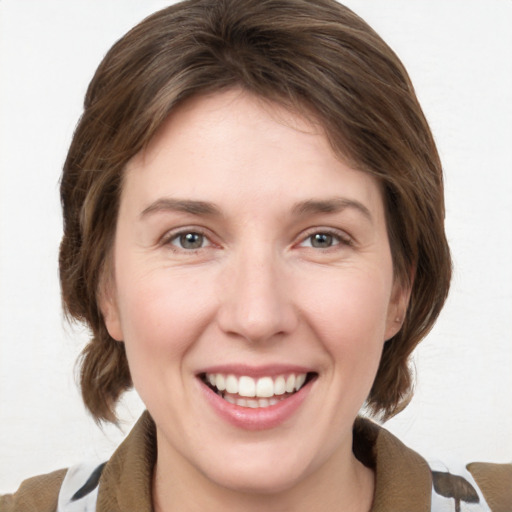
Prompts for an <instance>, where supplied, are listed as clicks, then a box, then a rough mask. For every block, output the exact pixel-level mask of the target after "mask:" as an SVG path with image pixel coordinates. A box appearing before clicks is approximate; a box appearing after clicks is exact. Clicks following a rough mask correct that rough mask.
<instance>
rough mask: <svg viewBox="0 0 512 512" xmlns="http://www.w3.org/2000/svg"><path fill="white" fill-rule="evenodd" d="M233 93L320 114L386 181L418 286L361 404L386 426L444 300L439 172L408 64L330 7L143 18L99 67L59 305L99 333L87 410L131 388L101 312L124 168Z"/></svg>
mask: <svg viewBox="0 0 512 512" xmlns="http://www.w3.org/2000/svg"><path fill="white" fill-rule="evenodd" d="M234 86H238V87H242V88H244V89H245V90H247V91H249V92H252V93H254V94H256V95H259V96H261V97H264V98H266V99H269V100H271V101H277V102H279V103H281V104H283V105H285V106H286V107H288V108H290V109H294V110H296V111H299V112H303V113H305V112H308V113H310V114H313V115H314V116H315V117H316V118H317V119H318V120H319V121H320V123H321V124H322V125H323V127H324V128H325V130H326V133H327V135H328V137H329V140H330V142H331V144H332V147H333V148H334V150H335V151H336V152H337V153H338V154H340V155H343V157H344V158H346V159H348V160H349V161H350V162H351V163H352V164H353V165H354V166H356V167H357V168H358V169H360V170H362V171H365V172H369V173H371V174H372V175H374V176H376V177H377V178H378V180H379V181H380V183H381V185H382V189H383V194H384V201H385V206H386V215H387V225H388V232H389V239H390V245H391V251H392V255H393V262H394V269H395V275H396V277H397V278H398V279H400V280H401V282H402V283H403V285H404V286H411V287H412V288H411V298H410V303H409V307H408V310H407V314H406V317H405V320H404V323H403V326H402V328H401V330H400V332H399V333H398V334H397V335H395V336H394V337H393V338H392V339H391V340H389V341H388V342H386V344H385V346H384V351H383V354H382V360H381V362H380V367H379V370H378V373H377V376H376V379H375V382H374V384H373V387H372V390H371V392H370V395H369V397H368V400H367V403H368V406H369V407H370V409H371V410H372V411H373V412H374V413H376V414H377V413H380V414H382V415H383V416H384V417H389V416H392V415H393V414H395V413H396V412H397V411H399V410H400V409H401V408H403V407H404V406H405V405H406V404H407V402H408V399H409V397H410V394H411V374H410V369H409V365H408V359H409V356H410V354H411V352H412V350H413V349H414V347H415V346H416V345H417V343H418V342H419V341H420V340H421V339H422V338H423V337H424V336H425V335H426V333H427V332H428V331H429V330H430V329H431V327H432V325H433V323H434V321H435V320H436V318H437V316H438V314H439V312H440V310H441V308H442V305H443V303H444V301H445V299H446V296H447V293H448V288H449V282H450V275H451V261H450V254H449V249H448V245H447V242H446V238H445V233H444V200H443V183H442V169H441V164H440V161H439V157H438V153H437V150H436V147H435V144H434V141H433V138H432V135H431V132H430V129H429V127H428V124H427V122H426V120H425V118H424V115H423V113H422V110H421V108H420V105H419V103H418V101H417V99H416V96H415V93H414V90H413V87H412V84H411V82H410V80H409V78H408V75H407V73H406V71H405V69H404V67H403V66H402V64H401V62H400V61H399V59H398V58H397V56H396V55H395V54H394V52H393V51H392V50H391V49H390V48H389V47H388V46H387V45H386V43H384V41H383V40H382V39H381V38H380V37H379V36H378V35H377V34H376V33H375V32H374V31H373V30H372V29H371V28H370V27H369V26H368V25H367V24H366V23H365V22H364V21H363V20H361V19H360V18H359V17H358V16H357V15H355V14H354V13H353V12H352V11H350V10H349V9H347V8H346V7H344V6H342V5H340V4H339V3H337V2H336V1H334V0H243V1H241V0H188V1H185V2H182V3H179V4H175V5H172V6H170V7H168V8H166V9H164V10H162V11H159V12H157V13H155V14H153V15H152V16H150V17H148V18H147V19H145V20H144V21H143V22H141V23H140V24H139V25H137V26H136V27H135V28H133V29H132V30H131V31H130V32H128V33H127V34H126V35H125V36H124V37H123V38H122V39H120V40H119V41H118V42H117V43H116V44H115V45H114V46H113V47H112V48H111V50H110V51H109V52H108V53H107V55H106V56H105V58H104V59H103V61H102V62H101V64H100V66H99V67H98V69H97V71H96V74H95V75H94V78H93V80H92V81H91V83H90V85H89V88H88V90H87V94H86V97H85V104H84V112H83V115H82V117H81V119H80V122H79V124H78V126H77V128H76V131H75V134H74V137H73V141H72V144H71V147H70V149H69V153H68V156H67V159H66V162H65V165H64V170H63V175H62V182H61V199H62V207H63V212H64V236H63V239H62V244H61V249H60V278H61V285H62V296H63V303H64V307H65V310H66V312H67V313H68V315H70V316H71V317H73V318H75V319H77V320H80V321H83V322H85V323H86V324H87V325H88V326H89V327H90V329H91V332H92V337H91V340H90V342H89V344H88V345H87V346H86V348H85V349H84V352H83V354H82V360H81V386H82V395H83V399H84V402H85V404H86V406H87V407H88V409H89V410H90V411H91V413H92V414H93V416H94V417H95V418H96V419H97V420H105V419H106V420H110V421H114V420H115V404H116V401H117V399H118V398H119V396H120V394H121V393H122V392H124V391H125V390H126V389H127V388H129V387H130V386H131V378H130V372H129V368H128V363H127V359H126V355H125V351H124V345H123V343H119V342H116V341H115V340H113V339H112V338H111V337H110V336H109V334H108V332H107V330H106V327H105V324H104V321H103V318H102V314H101V312H100V309H99V306H98V294H99V292H100V291H101V290H100V288H101V285H102V281H103V279H102V275H104V274H105V273H108V270H105V266H106V265H107V262H108V257H109V254H110V249H111V245H112V242H113V238H114V235H115V226H116V220H117V212H118V207H119V197H120V190H121V186H122V179H123V169H124V167H125V165H126V163H127V162H128V160H129V159H130V158H132V157H133V156H134V155H135V154H136V153H138V152H139V151H140V150H141V149H142V148H144V147H145V145H147V143H148V142H149V140H150V139H151V138H152V136H153V135H154V134H155V131H156V130H157V129H158V127H159V126H160V125H161V124H162V122H163V121H164V120H165V119H166V118H167V116H168V115H169V113H170V112H171V111H172V110H173V108H174V107H175V106H176V105H177V104H179V103H180V102H182V101H184V100H185V99H187V98H190V97H191V96H194V95H197V94H204V93H211V92H215V91H219V90H221V89H225V88H229V87H234ZM413 276H414V279H412V277H413Z"/></svg>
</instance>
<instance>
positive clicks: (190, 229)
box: [158, 226, 217, 252]
mask: <svg viewBox="0 0 512 512" xmlns="http://www.w3.org/2000/svg"><path fill="white" fill-rule="evenodd" d="M188 233H197V234H198V235H201V236H204V237H205V239H206V240H207V241H208V244H207V245H205V246H203V247H199V248H197V249H183V248H181V247H178V246H177V245H174V244H173V243H172V242H173V241H174V240H176V239H177V238H178V237H180V236H181V235H186V234H188ZM212 238H213V236H212V234H211V232H210V231H209V230H207V229H205V228H201V227H199V226H180V227H178V228H173V229H170V230H168V231H166V232H165V233H164V234H163V235H162V236H161V237H160V239H159V240H158V245H160V246H172V248H173V250H175V251H183V252H194V251H199V250H201V249H205V248H206V247H211V246H215V245H217V244H215V242H214V241H213V240H212Z"/></svg>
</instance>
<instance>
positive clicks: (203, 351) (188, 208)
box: [102, 90, 404, 492]
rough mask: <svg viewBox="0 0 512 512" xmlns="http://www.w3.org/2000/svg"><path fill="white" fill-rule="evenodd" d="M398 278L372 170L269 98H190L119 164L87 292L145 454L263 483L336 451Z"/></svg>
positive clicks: (364, 385) (222, 481) (389, 314)
mask: <svg viewBox="0 0 512 512" xmlns="http://www.w3.org/2000/svg"><path fill="white" fill-rule="evenodd" d="M403 295H404V294H403V293H402V292H401V290H400V289H399V287H398V286H397V285H396V284H395V281H394V278H393V268H392V259H391V253H390V248H389V243H388V238H387V233H386V224H385V214H384V207H383V200H382V197H381V192H380V189H379V185H378V183H377V182H376V181H375V180H374V178H372V177H371V176H370V175H368V174H366V173H363V172H360V171H356V170H353V169H351V168H350V167H349V166H347V165H346V164H345V163H343V161H341V160H340V159H339V158H337V157H336V156H335V154H334V153H333V151H332V149H331V148H330V146H329V143H328V141H327V139H326V137H325V136H324V134H323V132H322V129H321V128H320V127H319V126H314V125H312V124H311V123H310V122H307V121H306V120H305V119H303V118H302V117H300V116H298V115H295V114H293V113H290V112H288V111H287V110H285V109H283V108H282V107H280V106H278V105H276V104H269V103H266V102H264V101H263V100H261V99H258V98H256V97H254V96H251V95H249V94H248V93H244V92H242V91H239V90H232V91H228V92H222V93H217V94H215V95H212V96H205V97H197V98H194V99H193V100H189V101H188V102H187V103H185V104H184V105H182V106H181V107H180V108H179V109H177V110H175V111H174V112H173V114H172V115H171V116H170V118H169V119H168V120H167V122H166V124H165V125H164V126H163V127H162V128H161V130H160V131H159V133H158V134H157V135H156V136H155V138H154V140H153V141H152V143H151V144H150V145H149V147H148V148H147V149H146V150H145V151H143V152H141V153H139V154H138V155H136V156H135V157H134V158H133V159H132V161H131V162H130V163H129V165H128V167H127V169H126V174H125V180H124V185H123V192H122V196H121V204H120V211H119V218H118V224H117V232H116V237H115V243H114V279H113V284H112V289H111V290H110V292H109V293H107V298H106V299H105V301H104V303H103V305H102V309H103V313H104V316H105V319H106V323H107V327H108V329H109V332H110V334H111V335H112V336H113V337H114V338H115V339H117V340H122V341H123V342H124V343H125V345H126V352H127V357H128V362H129V366H130V371H131V375H132V378H133V382H134V385H135V388H136V389H137V391H138V393H139V394H140V396H141V397H142V399H143V401H144V402H145V404H146V406H147V408H148V410H149V412H150V413H151V415H152V417H153V418H154V420H155V422H156V425H157V437H158V457H159V460H158V465H159V467H166V465H167V466H168V467H169V468H170V467H173V468H180V469H181V470H182V471H183V472H182V474H187V475H195V476H196V477H197V479H198V480H199V479H202V480H203V481H205V482H208V485H217V486H220V487H221V488H225V489H235V490H236V489H238V490H244V491H249V490H253V491H260V492H270V491H272V492H273V491H279V490H285V489H289V488H292V487H293V486H296V485H298V484H300V483H301V482H304V481H307V479H311V478H314V477H315V476H317V475H319V474H321V473H322V472H324V473H325V474H328V473H329V472H331V473H332V471H331V470H332V468H333V467H334V465H339V464H348V463H349V462H350V461H351V460H352V459H353V455H352V452H351V442H352V424H353V421H354V419H355V417H356V415H357V413H358V411H359V409H360V407H361V405H362V404H363V402H364V400H365V398H366V396H367V394H368V392H369V390H370V388H371V385H372V382H373V380H374V377H375V374H376V371H377V368H378V364H379V359H380V354H381V351H382V348H383V343H384V341H385V340H387V339H389V338H390V337H392V336H393V335H394V334H395V333H396V331H397V329H398V327H397V324H396V321H395V319H396V317H397V316H400V314H401V312H402V311H403V303H404V298H403Z"/></svg>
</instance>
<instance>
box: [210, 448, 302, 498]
mask: <svg viewBox="0 0 512 512" xmlns="http://www.w3.org/2000/svg"><path fill="white" fill-rule="evenodd" d="M250 451H253V452H254V453H253V454H252V456H251V455H250V454H248V453H247V451H246V450H243V449H240V450H238V449H234V451H233V452H232V454H227V455H226V454H225V455H224V456H222V455H221V456H220V457H219V458H220V460H222V463H221V465H220V467H219V465H218V463H217V462H215V463H212V464H208V467H207V469H206V471H204V474H205V476H206V477H207V478H208V479H209V480H210V481H212V482H213V483H215V484H217V485H219V486H221V487H223V488H226V489H230V490H232V491H235V492H242V493H245V494H261V495H264V494H268V495H271V494H277V493H282V492H286V491H288V490H290V489H292V488H293V487H295V486H296V485H297V484H298V483H299V482H300V481H301V480H303V479H304V478H306V477H307V475H308V474H309V473H310V472H311V466H312V461H310V460H306V459H308V457H307V456H306V455H307V453H304V451H302V449H297V447H296V449H294V450H293V451H291V450H288V449H287V450H286V452H287V453H285V454H283V453H282V451H280V450H278V449H270V448H267V449H265V448H262V447H259V446H255V447H254V450H250ZM224 453H225V452H224ZM229 455H232V457H230V456H229ZM218 460H219V459H217V461H218Z"/></svg>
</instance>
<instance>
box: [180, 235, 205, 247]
mask: <svg viewBox="0 0 512 512" xmlns="http://www.w3.org/2000/svg"><path fill="white" fill-rule="evenodd" d="M180 243H181V246H182V247H183V248H185V249H199V248H200V247H201V246H202V245H203V235H200V234H199V233H187V234H185V235H181V236H180Z"/></svg>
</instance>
